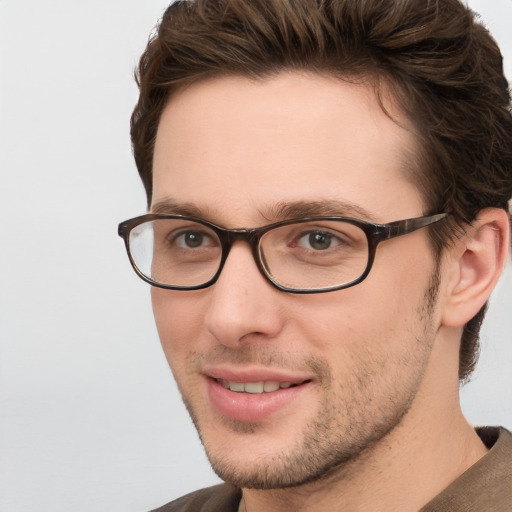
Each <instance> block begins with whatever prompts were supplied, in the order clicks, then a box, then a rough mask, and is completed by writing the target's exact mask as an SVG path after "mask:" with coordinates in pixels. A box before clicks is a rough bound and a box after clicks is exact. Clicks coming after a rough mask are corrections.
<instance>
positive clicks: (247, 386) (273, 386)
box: [215, 379, 309, 395]
mask: <svg viewBox="0 0 512 512" xmlns="http://www.w3.org/2000/svg"><path fill="white" fill-rule="evenodd" d="M215 380H216V381H217V382H218V383H219V384H220V385H221V386H222V387H224V388H226V389H229V390H230V391H234V392H236V393H249V394H251V395H260V394H262V393H272V392H273V391H278V390H279V389H288V388H293V387H296V386H300V385H301V384H306V383H307V382H309V381H304V382H301V383H299V384H294V383H292V382H277V381H260V382H231V381H228V380H224V379H215Z"/></svg>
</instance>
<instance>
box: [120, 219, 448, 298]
mask: <svg viewBox="0 0 512 512" xmlns="http://www.w3.org/2000/svg"><path fill="white" fill-rule="evenodd" d="M446 217H448V214H446V213H442V214H438V215H431V216H426V217H417V218H414V219H406V220H399V221H396V222H390V223H389V224H373V223H370V222H365V221H362V220H357V219H351V218H345V217H309V218H304V219H293V220H285V221H282V222H276V223H275V224H270V225H268V226H263V227H260V228H255V229H226V228H223V227H220V226H217V225H215V224H212V223H211V222H207V221H205V220H202V219H198V218H195V217H188V216H183V215H160V214H147V215H142V216H140V217H136V218H134V219H130V220H127V221H125V222H121V224H119V228H118V232H119V236H121V237H122V238H123V239H124V242H125V246H126V251H127V252H128V257H129V259H130V262H131V264H132V266H133V268H134V269H135V272H136V273H137V274H138V275H139V277H141V278H142V279H143V280H144V281H147V282H148V283H150V284H151V285H153V286H157V287H160V288H166V289H170V290H199V289H201V288H207V287H208V286H211V285H212V284H214V283H215V281H217V279H218V278H219V275H220V273H221V271H222V267H223V266H224V264H225V262H226V260H227V258H228V255H229V251H230V250H231V247H232V246H233V244H234V243H235V242H237V241H243V242H246V243H248V244H249V246H250V247H251V250H252V254H253V257H254V260H255V262H256V265H257V266H258V269H259V270H260V272H261V273H262V275H263V276H264V277H265V278H266V279H268V281H270V283H272V285H274V286H275V287H276V288H278V289H280V290H282V291H285V292H290V293H321V292H330V291H334V290H341V289H343V288H348V287H350V286H354V285H356V284H358V283H360V282H361V281H363V279H365V278H366V276H367V275H368V273H369V272H370V269H371V268H372V264H373V261H374V259H375V251H376V249H377V245H378V244H379V243H380V242H382V241H383V240H389V239H391V238H395V237H397V236H402V235H406V234H408V233H412V232H413V231H416V230H417V229H421V228H424V227H426V226H430V225H431V224H435V223H436V222H439V221H441V220H443V219H445V218H446Z"/></svg>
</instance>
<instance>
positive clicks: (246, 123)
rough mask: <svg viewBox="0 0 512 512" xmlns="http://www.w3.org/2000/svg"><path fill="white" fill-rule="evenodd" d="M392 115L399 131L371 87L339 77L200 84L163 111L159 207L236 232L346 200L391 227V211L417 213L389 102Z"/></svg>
mask: <svg viewBox="0 0 512 512" xmlns="http://www.w3.org/2000/svg"><path fill="white" fill-rule="evenodd" d="M386 109H387V110H389V111H390V112H391V115H392V116H393V118H394V119H398V120H399V121H400V123H397V122H394V121H393V120H392V119H390V117H389V116H388V115H386V114H385V113H384V111H383V109H382V106H381V104H380V103H379V100H378V99H377V96H376V94H375V92H374V89H373V88H372V87H371V86H370V85H368V84H361V83H359V84H356V83H350V82H347V81H343V80H340V79H338V78H334V77H326V76H319V75H311V74H303V73H286V74H281V75H278V76H277V77H273V78H269V79H265V80H258V81H253V80H249V79H247V78H242V77H222V78H215V79H208V80H204V81H200V82H198V83H195V84H193V85H191V86H189V87H187V88H184V89H182V90H180V91H178V92H177V93H176V94H175V95H174V96H173V97H172V98H171V99H170V101H169V102H168V104H167V105H166V107H165V109H164V111H163V113H162V117H161V120H160V124H159V128H158V132H157V138H156V142H155V151H154V164H153V204H155V203H160V204H161V203H162V201H167V200H169V201H170V202H172V203H173V204H176V203H178V204H179V203H187V204H190V205H194V207H196V208H197V209H198V211H204V212H207V213H208V215H209V216H210V217H211V218H212V219H213V220H215V221H218V222H224V223H226V220H227V221H231V220H232V217H233V216H236V217H237V220H236V221H235V220H233V222H234V224H235V225H240V224H239V222H251V219H252V222H259V220H258V219H257V216H258V215H260V217H262V219H263V218H266V217H267V212H268V211H272V210H275V209H276V205H280V204H285V205H286V204H288V203H295V202H313V203H319V202H321V201H342V202H345V203H347V204H353V205H356V207H357V206H358V207H360V208H361V209H364V210H366V211H368V212H369V213H370V214H371V215H372V216H373V217H374V218H376V219H378V218H380V217H382V218H385V219H386V221H388V220H390V218H391V217H393V215H394V214H395V210H400V209H405V210H407V209H408V208H409V209H412V210H414V212H413V213H414V214H420V213H421V211H419V210H421V206H420V203H421V199H420V198H419V194H418V191H417V189H416V187H415V186H414V185H413V184H412V183H411V182H410V180H409V178H408V173H407V169H406V161H407V158H406V155H408V154H410V153H412V152H413V151H414V145H415V140H414V138H413V136H412V135H411V133H410V132H409V131H407V130H406V129H404V128H402V127H401V126H400V125H402V123H403V124H406V123H405V122H404V120H403V119H401V114H400V112H399V109H397V108H396V107H394V105H393V103H392V101H388V103H387V104H386ZM397 207H400V208H397ZM396 214H397V215H398V211H396ZM223 217H224V218H223ZM267 220H272V219H267Z"/></svg>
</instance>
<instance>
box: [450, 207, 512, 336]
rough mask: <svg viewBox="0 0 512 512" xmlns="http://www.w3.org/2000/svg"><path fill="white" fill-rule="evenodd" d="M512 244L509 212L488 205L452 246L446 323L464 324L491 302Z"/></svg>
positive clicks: (453, 324)
mask: <svg viewBox="0 0 512 512" xmlns="http://www.w3.org/2000/svg"><path fill="white" fill-rule="evenodd" d="M509 245H510V225H509V216H508V214H507V212H506V211H505V210H501V209H498V208H486V209H485V210H482V211H481V212H479V214H478V216H477V218H476V220H475V221H474V222H473V223H472V224H471V226H468V228H467V229H466V233H465V234H464V236H462V237H461V238H460V239H459V240H457V241H456V242H455V245H454V247H452V248H450V249H448V252H449V253H450V255H449V258H448V261H447V266H448V268H447V271H448V273H449V276H450V278H449V279H448V285H447V289H446V296H445V303H444V308H443V316H442V323H443V325H445V326H447V327H461V326H463V325H465V324H466V323H467V322H468V321H469V320H471V318H473V317H474V316H475V315H476V314H477V313H478V311H479V310H480V308H481V307H482V306H483V305H484V304H485V303H486V302H487V300H488V298H489V296H490V294H491V292H492V290H493V289H494V287H495V285H496V283H497V281H498V279H499V277H500V275H501V273H502V271H503V268H504V266H505V263H506V260H507V255H508V250H509Z"/></svg>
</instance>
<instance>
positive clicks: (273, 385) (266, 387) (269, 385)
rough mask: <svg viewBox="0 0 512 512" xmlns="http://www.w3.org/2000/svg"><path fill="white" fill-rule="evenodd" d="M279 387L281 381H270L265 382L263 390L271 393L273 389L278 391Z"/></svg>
mask: <svg viewBox="0 0 512 512" xmlns="http://www.w3.org/2000/svg"><path fill="white" fill-rule="evenodd" d="M278 389H279V382H273V381H268V382H265V384H263V391H265V392H266V393H270V392H271V391H277V390H278Z"/></svg>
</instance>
